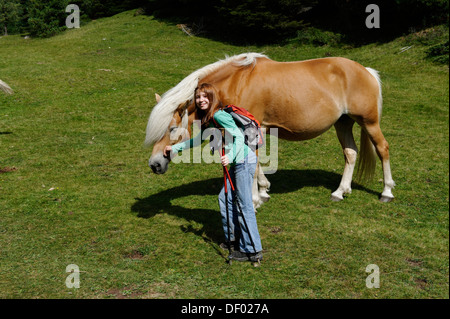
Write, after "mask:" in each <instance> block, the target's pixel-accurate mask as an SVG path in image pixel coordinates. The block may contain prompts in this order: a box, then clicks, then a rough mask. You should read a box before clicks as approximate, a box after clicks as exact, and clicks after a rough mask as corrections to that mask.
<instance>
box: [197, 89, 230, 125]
mask: <svg viewBox="0 0 450 319" xmlns="http://www.w3.org/2000/svg"><path fill="white" fill-rule="evenodd" d="M200 92H204V93H206V96H207V97H208V100H209V109H208V110H206V111H203V110H202V109H200V108H199V107H198V105H197V101H196V100H197V94H199V93H200ZM194 101H195V106H196V112H197V116H198V118H200V119H202V127H207V126H208V124H209V122H210V121H211V120H212V118H213V116H214V113H216V112H217V111H218V110H220V109H222V108H223V106H222V103H221V102H220V101H219V94H218V92H217V89H216V88H215V87H214V86H213V85H212V84H209V83H202V84H200V85H199V86H198V87H197V88H196V89H195V92H194Z"/></svg>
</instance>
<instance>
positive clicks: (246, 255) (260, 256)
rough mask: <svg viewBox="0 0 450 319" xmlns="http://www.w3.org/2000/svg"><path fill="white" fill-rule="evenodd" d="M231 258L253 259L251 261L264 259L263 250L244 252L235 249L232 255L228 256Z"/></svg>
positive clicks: (239, 259)
mask: <svg viewBox="0 0 450 319" xmlns="http://www.w3.org/2000/svg"><path fill="white" fill-rule="evenodd" d="M228 258H229V259H230V260H236V261H251V262H258V261H261V260H262V259H263V254H262V251H259V252H257V253H243V252H241V251H239V250H235V251H233V252H232V253H231V254H230V256H228Z"/></svg>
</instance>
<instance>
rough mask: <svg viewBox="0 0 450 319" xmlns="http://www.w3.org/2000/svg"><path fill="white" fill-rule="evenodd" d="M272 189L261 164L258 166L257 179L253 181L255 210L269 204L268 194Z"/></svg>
mask: <svg viewBox="0 0 450 319" xmlns="http://www.w3.org/2000/svg"><path fill="white" fill-rule="evenodd" d="M269 188H270V182H269V181H268V180H267V178H266V176H265V175H264V172H263V169H262V167H261V164H260V163H259V160H258V164H257V165H256V172H255V177H254V179H253V188H252V199H253V206H254V208H255V210H256V209H257V208H259V207H261V205H262V204H263V203H265V202H267V201H268V200H269V199H270V196H269V194H267V192H268V191H269Z"/></svg>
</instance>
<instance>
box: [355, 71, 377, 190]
mask: <svg viewBox="0 0 450 319" xmlns="http://www.w3.org/2000/svg"><path fill="white" fill-rule="evenodd" d="M366 69H367V71H369V73H370V74H371V75H372V76H373V77H374V78H375V79H376V80H377V83H378V96H377V108H378V121H380V119H381V113H382V106H383V97H382V93H381V80H380V75H379V74H378V71H377V70H374V69H371V68H366ZM359 150H360V153H359V161H358V166H357V175H356V176H357V177H356V178H357V179H358V180H360V181H363V180H371V179H372V178H373V176H374V174H375V167H376V164H377V153H376V150H375V146H374V145H373V143H372V141H371V140H370V137H369V134H367V132H366V130H365V129H364V127H362V126H361V140H360V146H359Z"/></svg>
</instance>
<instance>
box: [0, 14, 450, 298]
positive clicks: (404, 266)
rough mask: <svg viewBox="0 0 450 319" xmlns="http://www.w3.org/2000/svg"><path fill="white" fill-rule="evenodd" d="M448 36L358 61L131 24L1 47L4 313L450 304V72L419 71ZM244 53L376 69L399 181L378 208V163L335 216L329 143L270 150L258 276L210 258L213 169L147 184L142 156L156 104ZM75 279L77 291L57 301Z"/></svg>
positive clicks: (408, 40) (216, 235) (123, 19)
mask: <svg viewBox="0 0 450 319" xmlns="http://www.w3.org/2000/svg"><path fill="white" fill-rule="evenodd" d="M443 38H444V39H445V38H446V39H448V28H447V29H446V28H436V29H431V30H428V31H427V32H422V33H420V34H414V35H410V36H407V37H403V38H399V39H396V40H395V41H392V42H389V43H384V44H372V45H368V46H363V47H358V48H350V47H348V48H346V47H341V48H333V47H328V46H325V47H312V46H301V45H296V44H295V43H290V44H286V45H284V46H264V47H253V46H252V47H238V46H232V45H228V44H223V43H219V42H214V41H212V40H208V39H204V38H199V37H188V36H186V35H185V34H184V33H183V32H181V31H180V30H179V29H178V28H177V27H176V26H173V25H168V24H165V23H163V22H160V21H158V20H155V19H153V18H152V17H148V16H134V15H133V12H125V13H122V14H119V15H117V16H114V17H111V18H105V19H99V20H96V21H92V22H90V23H88V24H86V25H83V26H82V27H81V28H80V29H76V30H69V31H66V32H65V33H63V34H61V35H58V36H56V37H53V38H49V39H24V38H22V37H20V36H15V35H14V36H7V37H1V38H0V57H1V59H0V79H1V80H3V81H5V82H6V83H8V84H9V85H10V86H11V87H12V88H13V89H14V91H15V93H14V94H13V95H8V96H7V95H5V94H3V93H2V94H0V170H1V173H0V298H287V299H290V298H448V297H449V281H448V278H449V233H448V230H449V215H448V213H449V201H448V199H449V195H448V194H449V155H448V153H449V144H448V143H449V121H448V120H449V73H448V66H446V65H444V66H443V65H439V64H433V63H432V62H430V61H428V60H426V59H425V56H426V50H427V49H428V48H429V46H430V45H433V44H436V41H439V40H442V39H443ZM408 46H411V48H410V49H408V50H405V51H403V52H402V48H405V47H408ZM248 51H256V52H263V53H265V54H267V55H268V56H269V57H271V58H272V59H274V60H278V61H294V60H304V59H309V58H318V57H324V56H344V57H348V58H350V59H353V60H356V61H358V62H359V63H361V64H363V65H364V66H367V67H372V68H375V69H377V70H379V71H380V75H381V78H382V81H383V94H384V109H383V118H382V122H381V126H382V130H383V133H384V135H385V137H386V139H387V140H388V142H389V143H390V151H391V165H392V171H393V177H394V180H395V181H396V183H397V187H396V188H395V189H394V195H395V196H396V198H395V201H393V202H391V203H380V202H379V201H378V194H379V193H380V192H381V191H382V182H381V178H382V174H381V165H380V163H378V164H377V165H378V166H377V174H376V178H375V179H374V180H373V181H371V182H368V183H363V184H359V183H357V182H354V183H353V193H352V194H351V195H349V196H348V197H347V198H345V200H344V201H342V202H339V203H335V202H332V201H330V199H329V197H330V194H331V192H332V191H333V190H334V189H335V188H337V186H338V184H339V181H340V177H341V174H342V172H343V167H344V159H343V156H342V151H341V149H340V145H339V143H338V141H337V137H336V135H335V132H334V129H331V130H330V131H328V132H326V133H325V134H323V135H322V136H320V137H318V138H316V139H313V140H309V141H305V142H287V141H281V140H280V141H279V167H278V171H277V172H276V173H275V174H273V175H269V176H268V178H269V180H270V181H271V183H272V188H271V192H270V194H271V200H270V201H269V202H268V203H266V204H264V205H263V206H262V207H261V208H260V209H259V210H258V215H257V218H258V225H259V229H260V233H261V237H262V243H263V247H264V249H265V253H264V260H263V262H262V265H261V266H260V267H256V268H255V267H252V266H251V264H247V263H233V265H232V266H229V265H228V264H226V262H225V257H226V253H225V252H222V251H220V248H219V247H218V244H219V243H220V242H221V241H222V240H223V234H222V231H221V225H220V219H219V216H220V214H219V208H218V204H217V194H218V192H219V190H220V187H221V182H222V169H221V167H220V165H219V166H218V165H217V164H209V165H199V164H180V165H172V166H171V167H170V169H169V171H168V172H167V173H166V174H165V175H162V176H156V175H153V174H151V173H150V169H149V168H148V166H147V160H148V158H149V156H150V150H148V149H145V148H144V147H143V141H144V138H145V128H146V124H147V119H148V116H149V114H150V111H151V108H152V106H153V105H154V104H155V101H154V94H155V93H160V94H161V93H164V92H165V91H167V90H168V89H169V88H171V87H173V86H174V85H176V84H177V83H178V82H179V81H181V80H182V79H183V78H184V77H185V76H187V75H188V74H189V73H191V72H192V71H194V70H196V69H197V68H200V67H202V66H204V65H206V64H209V63H212V62H215V61H216V60H217V59H221V58H223V57H224V56H225V54H227V55H233V54H238V53H242V52H248ZM0 93H1V92H0ZM355 135H356V136H357V137H358V136H359V130H357V129H356V128H355ZM69 264H76V265H77V266H78V267H79V269H80V271H81V273H80V288H79V289H69V288H67V287H66V284H65V280H66V277H67V276H68V275H69V274H68V273H66V266H67V265H69ZM369 264H376V265H378V267H379V269H380V288H378V289H377V288H374V289H368V288H367V287H366V277H367V276H368V275H369V273H367V272H366V271H365V269H366V267H367V266H368V265H369Z"/></svg>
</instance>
